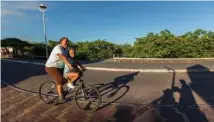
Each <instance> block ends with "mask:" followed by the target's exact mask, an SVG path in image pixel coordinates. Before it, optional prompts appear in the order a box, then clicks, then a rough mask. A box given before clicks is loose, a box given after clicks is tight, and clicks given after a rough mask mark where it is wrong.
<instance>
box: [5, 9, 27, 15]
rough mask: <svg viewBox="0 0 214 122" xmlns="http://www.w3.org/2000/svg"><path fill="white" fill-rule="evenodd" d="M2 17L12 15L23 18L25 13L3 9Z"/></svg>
mask: <svg viewBox="0 0 214 122" xmlns="http://www.w3.org/2000/svg"><path fill="white" fill-rule="evenodd" d="M1 15H2V16H3V17H4V16H7V15H12V16H23V15H24V13H23V12H19V11H13V10H9V9H3V10H2V11H1Z"/></svg>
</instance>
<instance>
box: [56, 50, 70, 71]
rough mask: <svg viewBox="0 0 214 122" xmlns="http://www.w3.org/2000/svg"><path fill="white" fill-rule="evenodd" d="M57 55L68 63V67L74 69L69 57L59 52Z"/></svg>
mask: <svg viewBox="0 0 214 122" xmlns="http://www.w3.org/2000/svg"><path fill="white" fill-rule="evenodd" d="M57 56H59V58H60V59H62V60H63V61H64V62H65V64H67V65H68V67H69V68H70V69H73V68H72V65H71V63H70V62H69V61H68V59H67V58H66V57H65V56H64V55H63V54H60V53H58V54H57Z"/></svg>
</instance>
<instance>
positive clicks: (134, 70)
mask: <svg viewBox="0 0 214 122" xmlns="http://www.w3.org/2000/svg"><path fill="white" fill-rule="evenodd" d="M1 60H4V61H10V62H16V63H25V64H27V63H28V64H34V65H43V66H44V65H45V63H38V62H29V61H18V60H8V59H1ZM86 68H87V69H89V70H98V71H116V72H148V73H160V72H163V73H164V72H174V71H175V72H180V73H185V72H214V69H188V70H187V69H175V70H174V71H173V70H168V69H120V68H102V67H86Z"/></svg>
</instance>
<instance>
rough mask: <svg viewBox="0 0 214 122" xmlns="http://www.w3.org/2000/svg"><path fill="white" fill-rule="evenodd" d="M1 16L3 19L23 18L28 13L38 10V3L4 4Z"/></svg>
mask: <svg viewBox="0 0 214 122" xmlns="http://www.w3.org/2000/svg"><path fill="white" fill-rule="evenodd" d="M1 4H2V9H1V14H2V17H6V16H9V15H10V16H23V15H26V12H27V11H31V10H36V9H38V5H39V2H38V1H28V2H27V1H26V2H18V1H15V2H9V1H7V2H5V1H4V2H2V3H1Z"/></svg>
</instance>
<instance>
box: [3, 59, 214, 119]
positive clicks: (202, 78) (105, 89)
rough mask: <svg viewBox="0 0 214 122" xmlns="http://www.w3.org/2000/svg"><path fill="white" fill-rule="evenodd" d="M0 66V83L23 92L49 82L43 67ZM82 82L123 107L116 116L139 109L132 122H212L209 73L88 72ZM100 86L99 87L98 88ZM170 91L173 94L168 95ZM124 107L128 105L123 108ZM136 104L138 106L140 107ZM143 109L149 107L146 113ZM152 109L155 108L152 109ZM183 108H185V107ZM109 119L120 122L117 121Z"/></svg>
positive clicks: (212, 80)
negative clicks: (164, 120) (165, 120)
mask: <svg viewBox="0 0 214 122" xmlns="http://www.w3.org/2000/svg"><path fill="white" fill-rule="evenodd" d="M1 66H2V79H1V80H2V81H4V82H7V83H9V84H12V85H14V86H16V87H19V88H22V89H25V90H29V91H34V92H37V91H38V87H39V85H40V84H41V83H43V82H44V81H47V80H50V79H51V78H50V77H49V76H48V75H47V74H46V73H45V71H44V67H43V66H39V65H32V64H21V63H14V62H6V61H2V64H1ZM84 79H85V80H86V82H87V83H89V84H96V86H97V87H99V90H100V91H101V94H102V98H103V102H105V104H108V103H112V102H118V103H124V104H125V105H122V106H123V107H121V105H120V106H116V107H115V108H116V111H117V112H116V113H117V114H119V115H120V116H124V114H125V112H124V111H132V113H133V112H134V113H133V114H131V115H132V117H133V116H134V115H135V114H136V112H137V110H138V109H139V108H143V109H142V110H140V112H139V111H138V112H137V113H140V116H139V117H136V119H134V121H138V120H140V121H142V120H145V121H151V122H152V121H154V122H155V121H160V120H163V119H168V121H170V120H171V121H172V119H173V118H174V120H173V121H175V120H176V119H175V118H180V117H181V116H182V117H181V118H183V119H184V120H187V119H188V120H190V121H191V120H192V121H193V119H196V118H197V121H200V122H201V121H202V120H204V118H207V119H208V120H209V121H214V118H213V116H214V106H210V105H214V89H213V84H214V74H213V73H212V72H209V73H187V74H186V73H176V74H173V73H152V74H151V73H136V72H134V73H133V72H107V71H89V70H88V71H86V73H85V77H84ZM180 79H184V80H185V84H183V85H181V83H180V82H179V80H180ZM101 83H102V84H103V85H99V84H101ZM112 84H114V85H115V84H117V86H118V88H117V89H113V88H112ZM7 88H8V87H6V86H3V87H2V89H7ZM172 88H173V91H174V92H172ZM175 91H176V92H175ZM6 93H7V92H6ZM112 93H115V95H114V96H113V97H110V98H109V97H108V96H109V94H112ZM4 94H5V93H4V92H3V95H4ZM3 99H4V98H3ZM35 102H36V101H35ZM127 103H130V104H131V105H127ZM134 104H135V105H134ZM136 104H140V106H141V107H139V106H137V105H136ZM145 105H152V106H153V107H149V109H146V108H145ZM155 105H158V106H159V107H154V106H155ZM170 105H176V106H177V105H178V106H179V107H172V106H171V107H170ZM184 105H188V107H185V106H184ZM190 105H191V107H190ZM208 105H209V106H208ZM124 106H125V107H124ZM160 106H163V107H160ZM164 106H165V107H164ZM166 106H167V107H166ZM28 107H29V106H28ZM109 108H111V107H109ZM137 108H138V109H137ZM26 109H27V108H26ZM46 109H48V108H46ZM120 109H121V110H120ZM203 112H205V115H203ZM116 113H115V114H116ZM193 113H194V114H193ZM121 114H122V115H121ZM95 115H96V114H95ZM137 115H138V114H136V116H137ZM169 115H170V116H169ZM195 115H197V117H195ZM14 116H15V115H14ZM204 116H206V117H204ZM6 118H7V117H6ZM113 118H116V119H118V121H119V120H120V119H119V118H118V117H113ZM151 118H153V119H151ZM184 120H182V122H183V121H184ZM176 121H177V120H176Z"/></svg>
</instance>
